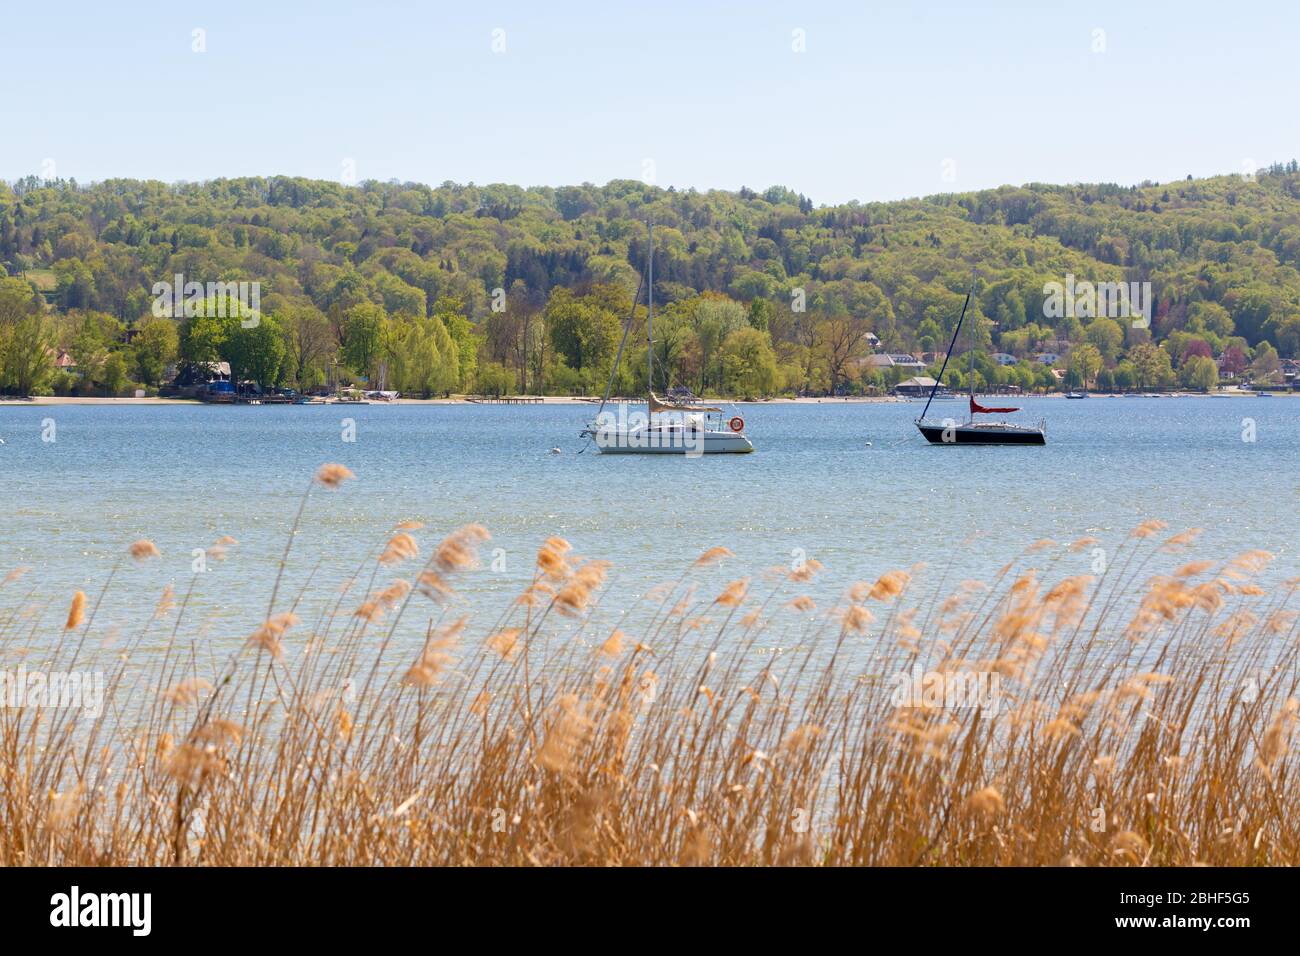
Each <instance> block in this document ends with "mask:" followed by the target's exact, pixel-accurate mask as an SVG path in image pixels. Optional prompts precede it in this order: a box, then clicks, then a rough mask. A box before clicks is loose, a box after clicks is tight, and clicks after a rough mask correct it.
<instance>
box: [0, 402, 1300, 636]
mask: <svg viewBox="0 0 1300 956" xmlns="http://www.w3.org/2000/svg"><path fill="white" fill-rule="evenodd" d="M1023 405H1024V406H1025V412H1024V413H1022V414H1021V415H1020V416H1016V417H1017V418H1018V419H1021V420H1026V421H1028V420H1034V421H1036V420H1037V419H1038V418H1040V417H1044V418H1046V419H1047V435H1048V444H1047V445H1046V446H1045V447H1023V448H1016V447H934V446H930V445H927V444H925V443H923V442H922V441H921V440H920V439H919V437H915V436H916V431H915V429H914V427H913V426H912V424H911V422H912V419H914V418H915V417H916V416H917V415H918V413H919V412H920V410H921V406H920V405H919V404H847V403H838V402H831V401H827V402H824V403H820V404H798V405H796V404H773V405H748V406H741V407H740V409H739V410H740V412H741V414H743V415H744V417H745V419H746V421H747V423H748V425H747V433H748V434H749V436H750V438H751V439H752V440H753V442H754V445H755V447H756V449H757V450H756V452H755V453H754V454H752V455H743V456H730V455H728V456H709V457H704V458H696V459H682V458H677V457H669V456H602V455H599V454H597V453H596V451H595V449H594V448H592V449H589V450H588V451H587V452H586V453H585V454H578V451H579V449H581V448H582V447H583V442H582V440H581V439H580V438H579V437H578V432H579V430H580V428H581V427H582V425H583V422H584V420H585V419H586V418H587V417H589V416H590V415H591V414H592V412H593V411H594V409H593V408H592V407H591V406H584V405H545V406H490V405H483V406H474V405H369V406H337V405H314V406H262V407H238V408H234V407H212V406H180V405H160V406H144V405H140V406H105V405H88V406H76V405H63V406H25V407H24V406H4V407H0V438H2V439H3V441H4V444H3V446H0V475H2V477H3V487H4V504H3V509H2V510H0V540H3V542H4V556H3V561H2V562H0V573H3V571H5V570H7V569H8V568H10V567H13V566H18V565H27V566H30V567H31V568H32V571H31V572H30V573H29V574H28V576H27V577H26V578H24V579H23V581H22V583H21V586H19V585H11V586H9V587H8V588H5V589H4V590H0V606H4V607H12V606H13V605H15V604H16V603H18V602H20V601H27V600H28V597H27V595H28V592H29V591H31V590H34V591H35V595H36V597H37V598H38V599H41V600H44V601H48V602H49V603H50V605H51V607H52V610H51V611H50V612H49V613H50V614H55V613H63V611H64V609H65V608H66V602H67V600H68V596H69V595H70V593H71V592H72V591H73V590H75V589H77V588H81V589H84V590H86V591H87V592H88V593H89V594H91V595H92V598H93V595H94V592H95V591H96V590H97V589H98V588H100V587H101V586H102V584H103V582H104V581H105V579H106V577H107V575H108V574H109V571H110V569H111V568H112V567H113V565H114V564H115V563H116V562H118V561H119V560H120V558H121V556H122V555H123V554H124V553H125V549H126V547H127V546H128V544H129V543H130V542H132V541H133V540H135V539H137V538H141V537H145V538H149V539H151V540H152V541H154V542H155V543H156V544H157V546H158V547H159V548H160V549H161V551H162V559H161V560H159V561H152V562H148V563H146V564H142V565H139V566H136V565H134V564H131V563H130V562H128V563H127V565H126V566H125V567H123V569H122V570H121V571H120V572H119V574H118V577H117V579H116V580H115V581H114V584H113V587H112V589H111V591H110V594H109V598H108V599H107V600H106V601H105V605H104V608H103V610H102V611H101V617H100V620H101V621H102V622H103V623H104V624H105V626H112V625H114V624H120V625H122V626H129V625H130V624H131V622H133V621H135V622H138V621H139V619H140V614H141V612H142V611H143V610H151V609H152V608H153V605H154V602H155V601H156V600H157V597H158V595H159V593H160V591H161V590H162V588H163V587H164V585H166V584H168V583H171V584H172V585H173V586H174V587H175V588H176V590H177V592H179V593H183V592H184V590H185V589H187V588H188V587H189V585H190V582H191V576H192V574H193V571H192V569H191V568H192V561H193V558H192V555H193V553H194V551H195V550H196V549H203V548H206V547H207V546H209V545H211V544H212V543H213V542H214V541H215V540H216V539H218V538H219V537H221V536H222V535H231V536H233V537H234V538H236V539H237V540H238V542H239V544H238V545H237V546H236V547H233V548H232V549H231V550H230V553H229V557H228V559H227V560H226V561H224V562H220V563H217V562H209V563H208V566H207V570H206V571H205V572H204V573H203V578H202V580H201V581H199V582H196V583H197V584H198V586H197V587H196V589H195V595H196V596H195V605H196V607H197V608H198V609H199V610H200V611H201V614H202V616H203V617H204V619H205V620H208V621H210V622H211V628H210V633H211V635H212V637H213V639H214V640H215V641H218V642H223V641H226V640H236V639H242V636H243V635H245V634H247V633H248V632H249V630H251V628H252V627H253V626H255V625H256V623H257V622H258V620H259V617H260V614H261V610H259V608H261V607H263V606H264V602H265V600H266V598H267V597H268V596H269V593H270V588H271V584H272V580H273V577H274V574H275V568H276V565H277V563H278V561H279V559H280V555H281V552H282V551H283V548H284V544H285V540H286V535H287V533H288V530H289V527H290V525H291V523H292V520H293V517H294V514H295V511H296V509H297V506H298V501H299V499H300V498H301V496H302V493H303V490H304V489H305V488H306V487H307V485H308V484H309V480H310V478H311V476H312V475H313V473H314V472H315V470H316V469H317V468H318V467H319V466H320V465H321V464H322V463H324V462H331V461H332V462H341V463H343V464H345V465H347V466H348V467H349V468H351V469H352V471H353V472H355V474H356V480H354V481H351V482H348V483H346V484H345V485H344V486H343V487H342V488H341V489H339V490H337V491H333V492H331V491H328V490H326V489H317V490H316V491H315V492H314V493H313V497H312V500H311V501H310V503H309V504H308V506H307V509H306V512H305V515H304V520H303V525H302V529H301V531H300V533H299V535H298V536H297V538H296V540H295V542H294V545H293V559H292V560H291V568H290V572H289V574H288V576H287V578H286V583H285V585H284V593H289V594H295V593H297V591H298V590H299V589H300V588H301V587H302V585H303V583H304V582H305V581H306V580H307V577H308V575H309V574H310V573H312V571H313V569H315V574H316V581H317V582H318V583H320V584H321V585H323V586H325V591H326V593H327V594H328V595H333V594H334V593H335V590H336V586H337V585H338V584H339V583H340V582H341V581H343V580H344V579H346V578H347V577H349V576H350V575H352V574H353V573H354V572H355V571H356V569H357V568H359V567H363V566H364V568H365V569H366V572H367V574H368V573H369V570H370V569H371V568H373V567H374V564H373V555H374V553H375V550H376V549H377V548H378V547H379V546H381V545H382V543H383V541H384V540H385V539H386V536H387V532H388V531H389V530H390V529H392V527H393V526H394V525H395V524H396V523H397V522H399V521H403V520H411V519H414V520H419V521H422V522H424V523H425V525H426V528H425V529H424V530H422V531H420V532H418V533H417V537H418V538H419V540H420V545H421V549H422V552H423V553H425V554H427V553H428V552H429V550H430V548H432V547H433V546H434V545H435V544H436V542H437V541H438V540H439V539H440V538H441V537H442V535H443V534H445V533H446V532H447V531H449V530H451V529H452V528H454V527H456V526H458V525H461V524H464V523H466V522H479V523H481V524H483V525H485V526H486V527H487V528H488V529H489V530H490V532H491V534H492V540H491V541H490V542H489V543H488V544H487V545H486V546H485V548H484V550H483V555H482V556H483V559H484V566H483V568H482V570H480V571H478V572H475V573H474V574H472V575H470V576H468V577H467V578H466V579H465V582H464V584H463V586H462V587H461V588H460V590H461V595H462V600H464V601H465V602H466V603H467V604H468V605H469V606H470V608H471V609H476V608H477V609H488V610H490V611H491V613H492V617H493V619H495V616H496V614H497V613H499V612H500V611H501V610H502V609H504V608H505V607H506V605H507V604H508V602H509V600H510V598H511V597H512V596H513V595H515V594H516V593H518V591H519V590H521V589H522V587H523V586H524V585H525V584H526V583H527V581H528V580H529V579H530V577H531V573H532V562H533V556H534V554H535V552H536V549H537V547H538V546H539V544H541V542H542V541H543V540H544V539H545V538H546V537H547V536H549V535H560V536H563V537H564V538H566V539H568V540H569V541H570V542H571V543H572V544H573V546H574V549H575V550H576V551H577V552H579V553H581V554H582V555H584V556H587V557H593V558H604V559H607V560H609V561H611V562H612V563H613V570H612V572H611V576H610V582H611V587H612V589H613V593H612V595H611V598H610V599H609V600H608V601H607V603H612V604H613V605H616V606H617V607H625V606H627V605H629V604H630V603H631V601H630V600H624V598H630V597H632V596H636V595H640V594H642V593H644V592H645V591H646V590H647V589H648V588H650V587H651V586H653V585H655V584H657V583H660V582H662V581H666V580H670V579H676V578H677V577H679V576H680V575H681V574H682V573H683V572H684V571H685V570H686V569H687V568H688V566H689V565H690V563H691V562H692V561H693V560H694V559H695V558H696V557H697V556H698V555H699V554H700V553H701V552H703V551H704V550H705V549H707V548H709V547H712V546H715V545H725V546H726V547H728V548H730V549H731V550H732V551H734V552H735V555H736V556H735V558H733V559H731V560H730V561H728V562H727V563H726V564H725V565H724V567H723V568H721V569H709V570H708V571H707V572H704V573H702V574H701V578H702V582H703V583H702V586H707V587H711V588H712V587H720V586H721V584H722V583H725V581H727V580H729V579H730V578H733V577H738V576H741V575H756V574H760V573H761V572H762V571H763V570H764V569H765V568H769V567H772V566H775V565H786V566H788V565H790V564H791V562H793V561H796V560H798V559H799V558H800V557H802V556H805V555H806V556H807V557H809V558H816V559H817V560H819V561H821V562H822V563H823V565H824V566H825V571H824V572H823V573H822V574H821V575H820V576H819V577H818V578H817V580H816V581H814V582H812V583H811V584H810V585H808V587H807V588H806V590H807V591H808V592H809V593H810V594H812V595H813V596H814V597H815V598H816V599H817V600H818V601H819V602H822V601H832V600H833V599H834V598H835V597H836V596H837V595H838V594H839V593H841V592H842V590H843V589H844V588H845V587H846V586H847V585H849V584H850V583H851V582H853V581H855V580H859V579H863V578H874V577H875V576H877V575H879V574H880V573H881V572H883V571H885V570H888V569H891V568H897V567H907V566H910V565H912V564H914V563H917V562H927V563H928V564H929V565H930V566H931V568H932V569H934V573H933V575H932V582H933V586H936V587H938V586H939V581H940V578H941V577H942V579H943V580H944V581H946V582H947V583H946V584H944V586H945V587H946V586H949V585H951V584H955V583H956V581H957V580H959V579H961V578H982V579H988V578H989V577H990V576H991V575H992V574H993V573H994V572H995V571H996V570H997V569H998V568H999V567H1000V566H1002V565H1003V564H1004V563H1005V562H1006V561H1008V560H1010V559H1011V558H1012V557H1013V556H1015V555H1016V554H1017V553H1019V552H1020V551H1021V550H1023V549H1024V548H1025V547H1026V546H1027V545H1029V544H1030V543H1032V542H1034V541H1036V540H1038V539H1042V538H1050V539H1053V540H1055V541H1057V542H1059V543H1060V544H1061V547H1059V548H1057V549H1055V550H1054V551H1053V552H1052V555H1051V556H1052V557H1053V558H1054V559H1055V561H1056V564H1055V569H1056V570H1057V571H1059V572H1060V573H1081V574H1082V573H1089V571H1090V566H1091V565H1092V564H1093V562H1094V560H1095V559H1096V555H1095V553H1094V552H1093V549H1092V548H1088V549H1085V550H1082V551H1080V552H1078V553H1071V552H1069V551H1068V550H1067V549H1066V548H1065V547H1064V545H1066V544H1068V543H1069V542H1071V541H1074V540H1075V539H1078V538H1080V537H1083V536H1092V537H1096V538H1098V539H1100V543H1099V545H1098V547H1101V548H1104V549H1107V554H1109V553H1112V551H1113V549H1114V548H1116V547H1118V546H1119V545H1120V544H1121V543H1123V542H1124V540H1125V539H1126V537H1127V535H1128V532H1129V531H1130V530H1131V529H1132V528H1133V526H1134V525H1136V524H1137V523H1138V522H1139V521H1142V520H1143V519H1146V518H1152V517H1154V518H1161V519H1163V520H1165V521H1167V522H1169V533H1171V534H1172V533H1173V532H1176V531H1181V530H1184V529H1186V528H1190V527H1200V528H1204V529H1205V531H1204V534H1203V535H1202V537H1201V539H1200V540H1199V541H1198V542H1197V544H1196V546H1195V547H1194V548H1193V553H1195V554H1196V555H1197V556H1200V557H1207V558H1229V557H1232V556H1234V555H1235V554H1237V553H1239V552H1241V551H1244V550H1246V549H1248V548H1264V549H1267V550H1269V551H1272V552H1274V553H1275V554H1276V555H1277V560H1276V561H1275V562H1274V564H1273V566H1272V568H1271V569H1270V571H1269V572H1268V574H1267V575H1266V579H1267V580H1272V581H1277V580H1281V579H1283V578H1286V577H1290V576H1292V575H1294V574H1295V573H1296V540H1297V531H1300V519H1298V518H1297V507H1296V505H1297V491H1298V490H1300V474H1298V472H1297V465H1300V415H1298V414H1297V413H1298V412H1300V403H1297V402H1295V401H1294V400H1293V399H1287V398H1274V399H1246V398H1242V399H1227V398H1209V397H1206V398H1178V399H1149V398H1113V399H1112V398H1101V397H1095V396H1094V397H1092V398H1089V399H1088V400H1086V401H1062V400H1059V399H1026V400H1024V401H1023ZM934 411H938V412H939V414H940V415H941V416H943V415H948V414H952V415H954V416H960V415H961V413H962V411H963V408H962V406H961V404H960V403H944V404H937V405H936V406H934V409H932V413H933V412H934ZM347 419H351V420H353V421H354V423H355V436H354V437H355V440H354V441H347V440H344V439H345V437H346V433H347V432H348V423H347V421H345V420H347ZM50 421H52V423H53V426H54V431H53V437H54V439H55V440H53V441H44V440H42V434H43V431H44V432H45V433H46V437H48V434H49V431H50V429H49V423H50ZM43 423H44V424H43ZM1249 438H1253V439H1254V440H1244V439H1249ZM868 443H870V444H869V445H868ZM552 448H559V449H560V453H559V454H552V453H551V449H552ZM1170 560H1185V558H1171V559H1170ZM318 565H319V567H317V566H318ZM382 579H383V578H381V580H382Z"/></svg>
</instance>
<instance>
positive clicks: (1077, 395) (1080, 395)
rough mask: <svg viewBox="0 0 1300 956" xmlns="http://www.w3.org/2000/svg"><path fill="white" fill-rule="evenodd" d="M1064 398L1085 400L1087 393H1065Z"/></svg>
mask: <svg viewBox="0 0 1300 956" xmlns="http://www.w3.org/2000/svg"><path fill="white" fill-rule="evenodd" d="M1065 397H1066V398H1087V397H1088V393H1087V392H1066V393H1065Z"/></svg>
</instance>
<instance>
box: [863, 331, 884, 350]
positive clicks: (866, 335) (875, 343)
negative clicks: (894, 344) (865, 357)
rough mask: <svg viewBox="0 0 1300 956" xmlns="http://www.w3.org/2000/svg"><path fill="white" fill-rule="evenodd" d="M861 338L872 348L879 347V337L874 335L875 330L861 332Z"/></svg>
mask: <svg viewBox="0 0 1300 956" xmlns="http://www.w3.org/2000/svg"><path fill="white" fill-rule="evenodd" d="M862 338H863V340H864V341H865V342H866V343H867V345H869V346H871V347H872V348H873V349H878V348H880V339H879V338H877V337H876V333H875V332H863V333H862Z"/></svg>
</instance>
